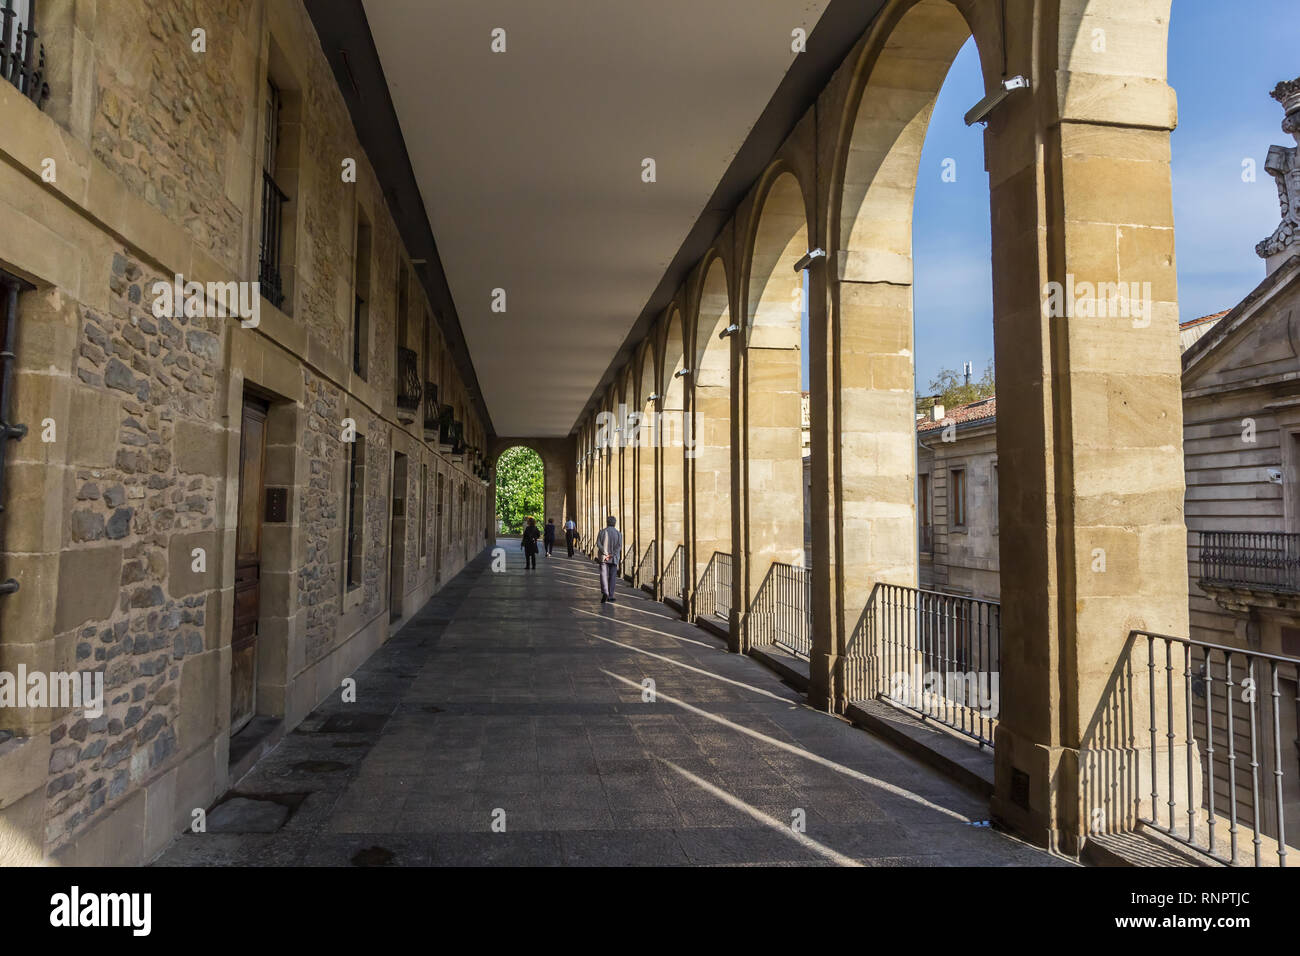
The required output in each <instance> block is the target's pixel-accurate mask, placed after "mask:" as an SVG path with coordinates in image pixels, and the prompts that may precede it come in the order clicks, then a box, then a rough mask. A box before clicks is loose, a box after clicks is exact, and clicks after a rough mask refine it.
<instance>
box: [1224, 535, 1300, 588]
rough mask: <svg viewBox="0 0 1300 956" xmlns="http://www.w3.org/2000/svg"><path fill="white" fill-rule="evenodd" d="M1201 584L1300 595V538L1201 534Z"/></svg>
mask: <svg viewBox="0 0 1300 956" xmlns="http://www.w3.org/2000/svg"><path fill="white" fill-rule="evenodd" d="M1200 539H1201V540H1200V543H1201V549H1200V550H1201V554H1200V560H1201V582H1202V583H1204V584H1211V585H1213V584H1218V585H1226V586H1231V587H1242V588H1260V589H1263V590H1269V591H1288V592H1296V591H1300V534H1286V533H1283V532H1280V531H1264V532H1254V531H1250V532H1247V531H1202V532H1201V533H1200Z"/></svg>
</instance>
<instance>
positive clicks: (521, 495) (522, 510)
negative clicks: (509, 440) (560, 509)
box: [496, 446, 561, 534]
mask: <svg viewBox="0 0 1300 956" xmlns="http://www.w3.org/2000/svg"><path fill="white" fill-rule="evenodd" d="M543 476H544V471H543V469H542V459H541V456H540V455H538V454H537V452H535V451H533V450H532V449H531V448H524V447H523V446H516V447H514V448H507V449H506V450H505V451H504V452H502V453H501V457H500V458H498V459H497V473H496V479H497V521H498V523H499V524H500V526H501V527H502V529H503V530H504V531H505V532H506V533H507V534H518V533H519V532H520V531H522V530H523V527H524V520H525V519H527V518H536V519H537V524H538V525H539V526H540V525H544V524H545V523H546V516H545V515H543V514H542V508H543V507H544V505H543V503H542V502H543V498H542V494H543V488H544V477H543ZM552 517H554V516H552ZM557 520H561V519H557Z"/></svg>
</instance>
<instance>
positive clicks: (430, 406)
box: [424, 382, 438, 438]
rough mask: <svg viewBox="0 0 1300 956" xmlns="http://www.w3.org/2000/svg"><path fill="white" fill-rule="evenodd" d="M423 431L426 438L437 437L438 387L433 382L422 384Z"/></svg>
mask: <svg viewBox="0 0 1300 956" xmlns="http://www.w3.org/2000/svg"><path fill="white" fill-rule="evenodd" d="M424 430H425V432H426V433H428V432H431V433H433V434H432V435H429V434H426V435H425V437H426V438H430V437H437V431H438V386H437V385H434V384H433V382H425V383H424Z"/></svg>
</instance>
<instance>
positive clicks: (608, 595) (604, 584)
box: [596, 515, 623, 604]
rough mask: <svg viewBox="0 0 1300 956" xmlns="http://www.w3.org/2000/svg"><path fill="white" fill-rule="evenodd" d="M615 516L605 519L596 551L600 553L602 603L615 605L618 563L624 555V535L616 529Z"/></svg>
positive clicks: (598, 536) (598, 537)
mask: <svg viewBox="0 0 1300 956" xmlns="http://www.w3.org/2000/svg"><path fill="white" fill-rule="evenodd" d="M615 524H617V522H616V521H615V519H614V516H613V515H610V516H609V517H608V518H606V519H605V527H604V528H602V529H601V530H600V534H598V535H596V550H597V551H598V552H599V553H600V603H601V604H607V603H608V604H613V603H614V583H615V582H616V581H617V580H618V562H619V559H620V556H621V555H622V554H623V535H622V533H621V532H620V531H619V530H618V528H616V527H614V525H615Z"/></svg>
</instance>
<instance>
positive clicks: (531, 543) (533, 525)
mask: <svg viewBox="0 0 1300 956" xmlns="http://www.w3.org/2000/svg"><path fill="white" fill-rule="evenodd" d="M541 536H542V533H541V532H540V531H538V530H537V522H536V521H534V520H533V519H532V518H529V519H528V524H526V525H525V526H524V542H523V544H524V570H527V569H528V568H536V567H537V539H538V538H540V537H541Z"/></svg>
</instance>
